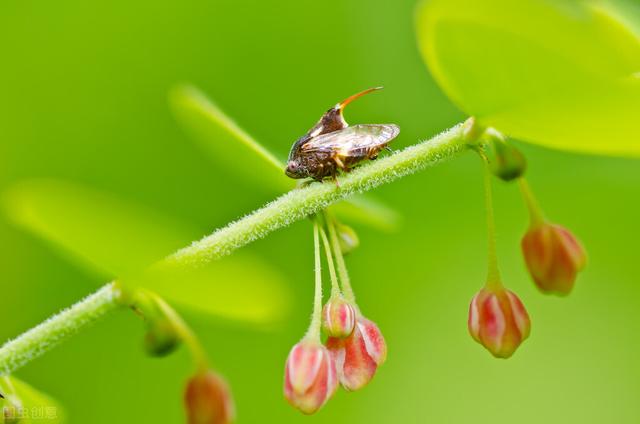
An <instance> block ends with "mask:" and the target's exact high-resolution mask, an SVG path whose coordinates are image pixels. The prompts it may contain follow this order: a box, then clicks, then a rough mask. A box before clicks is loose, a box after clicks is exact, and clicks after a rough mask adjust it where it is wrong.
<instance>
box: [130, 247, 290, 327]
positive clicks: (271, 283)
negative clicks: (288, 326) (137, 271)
mask: <svg viewBox="0 0 640 424" xmlns="http://www.w3.org/2000/svg"><path fill="white" fill-rule="evenodd" d="M126 283H128V281H127V280H125V284H126ZM132 283H133V284H139V285H142V286H144V287H146V288H149V289H151V290H153V291H155V292H156V293H158V294H159V295H161V296H162V297H164V298H166V299H170V300H171V301H172V302H175V303H176V304H180V305H182V306H186V307H188V308H190V309H192V310H194V311H198V312H201V313H206V314H213V315H218V316H224V317H226V318H231V319H235V320H238V321H244V322H247V323H251V324H257V325H265V324H270V323H273V322H275V321H279V320H281V319H282V318H284V317H285V315H286V314H287V312H288V310H289V306H290V300H291V299H290V293H289V291H288V290H287V289H286V287H285V281H284V278H283V277H282V275H281V274H280V273H278V272H276V270H275V269H273V267H271V266H270V265H269V264H268V263H267V262H266V261H264V260H261V259H260V258H258V257H255V256H253V255H249V254H247V253H245V252H242V251H237V252H234V254H233V255H231V256H227V257H224V258H222V259H220V260H217V261H214V262H212V263H210V264H208V265H206V266H203V267H197V268H185V267H179V266H175V267H172V266H162V267H159V268H154V269H151V270H149V271H148V272H146V273H144V274H143V275H142V276H139V277H136V279H135V281H133V282H132Z"/></svg>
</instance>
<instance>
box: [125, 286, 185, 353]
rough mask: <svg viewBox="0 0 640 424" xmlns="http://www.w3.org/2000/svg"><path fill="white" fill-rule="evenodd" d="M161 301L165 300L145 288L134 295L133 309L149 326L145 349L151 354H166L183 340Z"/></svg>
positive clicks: (145, 338)
mask: <svg viewBox="0 0 640 424" xmlns="http://www.w3.org/2000/svg"><path fill="white" fill-rule="evenodd" d="M159 302H163V300H162V299H160V298H159V297H157V296H156V295H155V294H153V293H149V292H146V291H143V290H140V291H138V292H136V294H135V296H134V303H133V309H134V310H135V311H136V312H137V313H139V314H140V315H141V316H142V318H143V319H144V322H145V325H146V327H147V332H146V334H145V337H144V350H145V351H146V352H147V354H149V355H151V356H166V355H168V354H170V353H171V352H173V351H174V350H175V349H176V348H177V347H178V346H179V345H180V342H181V337H180V334H179V332H178V330H177V329H176V326H175V324H174V323H173V321H172V319H171V317H170V316H168V315H167V314H166V311H165V310H164V309H163V308H162V305H161V304H160V303H159Z"/></svg>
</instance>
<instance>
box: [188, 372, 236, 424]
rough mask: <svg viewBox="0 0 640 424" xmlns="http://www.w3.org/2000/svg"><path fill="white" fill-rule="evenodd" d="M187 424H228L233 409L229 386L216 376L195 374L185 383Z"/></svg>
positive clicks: (232, 418) (233, 416)
mask: <svg viewBox="0 0 640 424" xmlns="http://www.w3.org/2000/svg"><path fill="white" fill-rule="evenodd" d="M184 403H185V407H186V409H187V422H188V423H189V424H229V423H231V422H233V420H234V419H235V408H234V405H233V398H232V397H231V392H230V391H229V386H228V385H227V383H226V382H225V381H224V379H223V378H222V377H220V376H219V375H218V374H216V373H214V372H212V371H208V372H205V373H200V374H196V375H195V376H193V377H191V379H190V380H189V381H188V382H187V388H186V390H185V394H184Z"/></svg>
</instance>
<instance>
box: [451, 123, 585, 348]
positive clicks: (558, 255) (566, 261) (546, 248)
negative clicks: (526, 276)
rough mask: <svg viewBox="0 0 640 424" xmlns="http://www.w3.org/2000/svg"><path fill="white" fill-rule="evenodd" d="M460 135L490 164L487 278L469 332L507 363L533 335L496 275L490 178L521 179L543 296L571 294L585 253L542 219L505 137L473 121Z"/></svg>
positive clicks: (529, 254) (528, 244)
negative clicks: (530, 334) (493, 176)
mask: <svg viewBox="0 0 640 424" xmlns="http://www.w3.org/2000/svg"><path fill="white" fill-rule="evenodd" d="M462 133H463V137H464V138H465V140H466V141H467V143H468V144H469V146H470V147H472V148H473V149H474V150H476V151H477V152H478V153H479V155H480V156H481V157H482V158H483V160H484V162H485V164H486V172H485V187H486V200H487V223H488V230H489V231H488V232H489V273H488V277H487V282H486V284H485V286H484V288H482V289H481V290H480V291H479V292H478V293H477V294H476V295H475V296H474V297H473V299H472V300H471V305H470V307H469V319H468V327H469V333H470V334H471V336H472V337H473V338H474V339H475V340H476V341H477V342H478V343H480V344H482V345H483V346H484V347H485V348H487V350H489V351H490V352H491V353H492V354H493V355H494V356H496V357H498V358H508V357H510V356H511V355H513V353H514V352H515V350H516V349H517V348H518V346H520V344H521V343H522V342H523V341H524V340H525V339H526V338H527V337H528V336H529V333H530V331H531V321H530V319H529V315H528V314H527V311H526V309H525V307H524V305H523V304H522V302H521V301H520V299H519V298H518V297H517V296H516V295H515V294H514V293H513V292H512V291H510V290H507V289H506V288H505V287H504V286H503V285H502V282H501V278H500V274H499V272H498V265H497V259H496V248H495V235H494V233H495V230H494V226H495V223H494V217H493V204H492V199H491V177H490V174H493V175H495V176H497V177H498V178H500V179H502V180H504V181H511V180H514V179H517V180H518V181H519V183H520V188H521V190H522V193H523V196H524V199H525V202H526V204H527V207H528V210H529V215H530V221H531V222H530V226H529V230H528V231H527V233H526V234H525V236H524V237H523V239H522V243H521V245H522V252H523V255H524V258H525V262H526V265H527V268H528V270H529V273H530V274H531V277H532V278H533V280H534V282H535V283H536V285H537V286H538V288H539V289H540V290H541V291H542V292H544V293H555V294H560V295H566V294H568V293H569V292H570V291H571V290H572V288H573V285H574V282H575V279H576V274H577V273H578V272H579V271H580V270H581V269H582V268H584V266H585V264H586V253H585V251H584V248H583V247H582V245H581V244H580V242H579V241H578V240H577V239H576V238H575V237H574V236H573V234H572V233H571V232H570V231H569V230H567V229H566V228H564V227H561V226H559V225H555V224H551V223H549V222H548V221H547V220H546V219H545V218H544V216H543V213H542V211H541V209H540V207H539V206H538V203H537V201H536V199H535V198H534V196H533V194H532V193H531V190H530V189H529V186H528V185H527V182H526V181H525V179H524V177H523V175H524V172H525V170H526V160H525V158H524V156H523V155H522V154H521V153H520V152H519V151H518V150H517V149H516V148H515V147H513V146H512V145H511V144H510V143H509V142H508V141H507V139H506V137H504V136H503V135H502V134H501V133H499V132H498V131H496V130H495V129H493V128H485V127H483V126H482V125H480V124H479V123H478V122H477V120H476V119H474V118H470V119H468V120H467V122H465V124H464V126H463V128H462Z"/></svg>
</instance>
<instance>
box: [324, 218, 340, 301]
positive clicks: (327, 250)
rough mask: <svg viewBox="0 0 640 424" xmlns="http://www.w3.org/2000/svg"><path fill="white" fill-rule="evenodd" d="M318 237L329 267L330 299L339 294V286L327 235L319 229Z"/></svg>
mask: <svg viewBox="0 0 640 424" xmlns="http://www.w3.org/2000/svg"><path fill="white" fill-rule="evenodd" d="M320 237H321V238H322V245H323V246H324V252H325V254H326V256H327V265H328V267H329V276H330V277H331V297H333V296H338V295H339V294H340V286H339V285H338V276H337V275H336V266H335V264H334V263H333V253H332V252H331V250H332V249H331V245H330V244H329V239H328V238H327V233H326V232H325V231H324V229H323V228H322V227H321V228H320Z"/></svg>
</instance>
